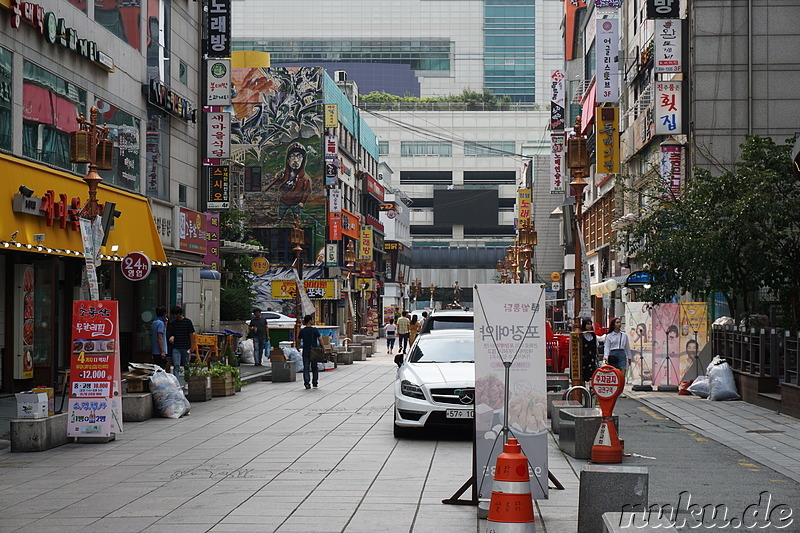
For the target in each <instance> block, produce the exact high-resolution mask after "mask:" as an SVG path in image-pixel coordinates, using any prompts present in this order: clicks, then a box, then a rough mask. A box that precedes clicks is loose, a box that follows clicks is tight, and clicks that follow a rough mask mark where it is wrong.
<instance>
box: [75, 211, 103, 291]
mask: <svg viewBox="0 0 800 533" xmlns="http://www.w3.org/2000/svg"><path fill="white" fill-rule="evenodd" d="M98 218H99V217H98ZM78 222H79V224H80V227H81V239H82V241H83V256H84V258H85V260H86V281H87V283H88V289H89V298H91V299H92V300H99V299H100V289H99V286H98V283H97V270H96V266H95V262H96V257H97V254H96V252H95V250H99V249H100V246H99V244H96V243H95V232H94V231H93V229H94V228H93V226H94V224H93V223H92V221H91V220H89V219H88V218H83V217H81V218H79V219H78ZM101 232H102V229H101ZM100 239H101V241H102V236H101V237H100Z"/></svg>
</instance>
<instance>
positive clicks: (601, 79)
mask: <svg viewBox="0 0 800 533" xmlns="http://www.w3.org/2000/svg"><path fill="white" fill-rule="evenodd" d="M596 43H597V45H596V46H597V48H596V53H597V80H598V81H597V102H598V103H601V102H605V103H614V102H617V101H619V20H617V19H598V20H597V37H596Z"/></svg>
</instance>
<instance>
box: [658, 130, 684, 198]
mask: <svg viewBox="0 0 800 533" xmlns="http://www.w3.org/2000/svg"><path fill="white" fill-rule="evenodd" d="M682 160H683V146H682V145H681V144H680V143H678V142H675V141H673V142H664V143H661V182H662V184H663V187H664V199H665V200H666V201H672V200H675V199H676V198H678V197H679V196H680V195H681V182H682V181H683V166H682Z"/></svg>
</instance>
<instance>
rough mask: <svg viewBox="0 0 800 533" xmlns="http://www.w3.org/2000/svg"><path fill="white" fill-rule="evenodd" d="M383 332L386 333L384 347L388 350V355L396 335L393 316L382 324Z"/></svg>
mask: <svg viewBox="0 0 800 533" xmlns="http://www.w3.org/2000/svg"><path fill="white" fill-rule="evenodd" d="M383 332H384V334H385V335H386V349H387V350H388V351H389V355H392V350H394V339H395V337H396V336H397V324H395V323H394V318H390V319H389V323H388V324H386V325H385V326H383Z"/></svg>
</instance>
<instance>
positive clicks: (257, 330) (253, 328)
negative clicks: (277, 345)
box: [250, 307, 269, 366]
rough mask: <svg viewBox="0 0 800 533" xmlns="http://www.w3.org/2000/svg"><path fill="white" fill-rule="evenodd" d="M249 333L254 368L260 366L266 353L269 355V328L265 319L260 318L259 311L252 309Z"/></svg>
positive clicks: (256, 308)
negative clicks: (251, 341) (250, 334)
mask: <svg viewBox="0 0 800 533" xmlns="http://www.w3.org/2000/svg"><path fill="white" fill-rule="evenodd" d="M250 332H251V333H252V334H253V348H254V352H253V357H254V359H255V365H254V366H261V360H262V358H263V357H264V353H265V351H266V353H267V354H269V326H268V325H267V319H266V318H263V317H262V316H261V309H259V308H258V307H255V308H253V318H251V319H250Z"/></svg>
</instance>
